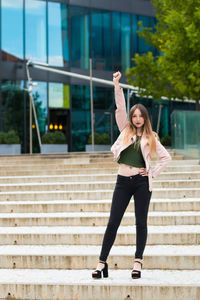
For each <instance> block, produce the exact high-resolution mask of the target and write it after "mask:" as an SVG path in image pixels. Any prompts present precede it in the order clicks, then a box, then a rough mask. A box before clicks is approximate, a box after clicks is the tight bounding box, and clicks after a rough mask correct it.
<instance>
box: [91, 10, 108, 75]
mask: <svg viewBox="0 0 200 300" xmlns="http://www.w3.org/2000/svg"><path fill="white" fill-rule="evenodd" d="M92 59H93V68H94V69H102V70H111V69H112V65H111V64H112V60H111V13H110V12H105V11H100V10H93V11H92Z"/></svg>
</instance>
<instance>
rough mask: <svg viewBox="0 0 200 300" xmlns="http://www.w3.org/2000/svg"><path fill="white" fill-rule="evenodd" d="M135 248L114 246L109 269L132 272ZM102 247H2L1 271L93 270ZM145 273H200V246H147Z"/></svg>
mask: <svg viewBox="0 0 200 300" xmlns="http://www.w3.org/2000/svg"><path fill="white" fill-rule="evenodd" d="M135 250H136V248H135V246H134V247H133V246H113V247H112V248H111V251H110V254H109V257H108V264H109V269H113V270H124V269H129V267H130V266H131V265H132V264H133V259H134V253H135ZM100 251H101V246H93V245H82V246H81V248H80V246H70V245H64V246H63V245H45V246H27V245H21V246H20V245H15V246H13V245H7V246H0V268H1V269H4V268H5V269H73V270H76V269H79V270H81V269H87V268H89V269H93V268H95V267H96V265H97V262H98V258H99V254H100ZM143 269H152V270H154V269H155V270H156V269H160V270H200V251H199V246H198V245H196V246H195V245H192V246H191V245H190V246H183V245H175V246H172V245H156V246H153V245H151V246H146V247H145V253H144V255H143Z"/></svg>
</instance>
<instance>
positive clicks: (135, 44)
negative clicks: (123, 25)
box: [132, 15, 138, 57]
mask: <svg viewBox="0 0 200 300" xmlns="http://www.w3.org/2000/svg"><path fill="white" fill-rule="evenodd" d="M137 23H138V16H137V15H133V16H132V24H133V25H132V26H133V54H132V57H134V55H135V53H137V52H138V34H137V30H138V25H137Z"/></svg>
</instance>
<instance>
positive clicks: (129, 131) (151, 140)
mask: <svg viewBox="0 0 200 300" xmlns="http://www.w3.org/2000/svg"><path fill="white" fill-rule="evenodd" d="M137 108H138V109H139V110H140V112H141V115H142V117H143V118H144V125H143V131H142V137H145V138H146V139H147V140H148V142H147V144H148V145H149V149H150V156H153V154H154V153H155V152H156V140H155V137H157V139H158V140H159V137H158V135H157V133H156V132H154V131H153V130H152V127H151V122H150V118H149V114H148V111H147V109H146V107H145V106H144V105H142V104H140V103H138V104H135V105H134V106H133V107H132V108H131V109H130V112H129V124H128V125H127V126H126V128H125V133H124V137H123V143H124V144H126V143H127V142H128V141H129V140H130V138H131V137H132V136H133V135H136V127H135V126H134V125H133V122H132V117H133V114H134V112H135V110H136V109H137Z"/></svg>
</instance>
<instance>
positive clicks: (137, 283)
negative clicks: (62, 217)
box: [0, 264, 200, 300]
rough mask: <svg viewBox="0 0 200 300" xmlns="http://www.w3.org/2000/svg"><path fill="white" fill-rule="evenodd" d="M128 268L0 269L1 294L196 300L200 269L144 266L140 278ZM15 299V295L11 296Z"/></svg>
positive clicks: (199, 290)
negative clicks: (101, 271) (99, 271)
mask: <svg viewBox="0 0 200 300" xmlns="http://www.w3.org/2000/svg"><path fill="white" fill-rule="evenodd" d="M131 270H132V264H131V265H130V266H129V269H128V270H109V277H108V278H105V279H101V280H95V279H93V278H92V275H91V274H92V271H93V270H85V269H84V270H38V269H35V270H27V269H24V270H18V269H16V270H8V269H1V270H0V294H1V295H2V297H5V298H6V297H7V298H6V299H9V298H8V295H10V296H12V297H14V299H44V300H45V299H51V300H58V299H59V300H61V299H62V300H72V299H76V300H88V299H93V300H99V299H101V300H108V299H109V300H116V299H117V300H134V299H142V300H149V299H154V300H160V299H162V300H174V299H181V300H187V299H190V300H197V299H199V294H200V286H199V278H200V271H199V270H145V269H144V270H142V277H141V278H140V279H138V280H133V279H132V278H131ZM10 299H12V298H10Z"/></svg>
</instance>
